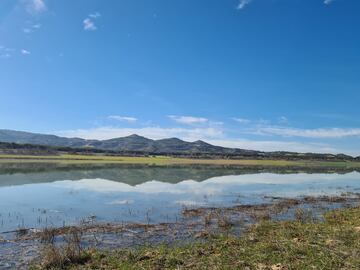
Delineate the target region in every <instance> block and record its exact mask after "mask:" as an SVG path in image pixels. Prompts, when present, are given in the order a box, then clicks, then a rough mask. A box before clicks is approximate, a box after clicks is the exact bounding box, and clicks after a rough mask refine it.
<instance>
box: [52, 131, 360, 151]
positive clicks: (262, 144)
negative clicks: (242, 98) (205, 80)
mask: <svg viewBox="0 0 360 270" xmlns="http://www.w3.org/2000/svg"><path fill="white" fill-rule="evenodd" d="M55 134H56V135H59V136H65V137H80V138H85V139H100V140H104V139H112V138H117V137H124V136H128V135H131V134H138V135H141V136H144V137H147V138H151V139H164V138H170V137H177V138H180V139H183V140H185V141H196V140H199V139H200V140H204V141H206V142H208V143H211V144H213V145H219V146H223V147H232V148H241V149H250V150H259V151H294V152H317V153H347V154H351V155H354V156H355V155H358V154H359V151H357V152H356V151H349V150H346V149H338V148H334V147H332V146H330V145H328V144H325V143H313V142H298V141H281V140H273V141H272V140H249V139H233V138H227V137H226V135H225V134H224V132H223V130H222V129H221V128H208V127H207V128H164V127H144V128H116V127H99V128H93V129H77V130H66V131H58V132H55Z"/></svg>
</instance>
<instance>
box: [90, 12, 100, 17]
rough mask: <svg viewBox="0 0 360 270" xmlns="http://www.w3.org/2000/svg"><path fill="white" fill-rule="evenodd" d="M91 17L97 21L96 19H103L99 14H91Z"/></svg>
mask: <svg viewBox="0 0 360 270" xmlns="http://www.w3.org/2000/svg"><path fill="white" fill-rule="evenodd" d="M89 17H90V18H93V19H96V18H99V17H101V14H100V13H99V12H95V13H92V14H89Z"/></svg>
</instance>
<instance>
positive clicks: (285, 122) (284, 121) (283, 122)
mask: <svg viewBox="0 0 360 270" xmlns="http://www.w3.org/2000/svg"><path fill="white" fill-rule="evenodd" d="M278 123H279V124H288V123H289V119H287V117H285V116H280V117H279V118H278Z"/></svg>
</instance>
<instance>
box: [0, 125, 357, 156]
mask: <svg viewBox="0 0 360 270" xmlns="http://www.w3.org/2000/svg"><path fill="white" fill-rule="evenodd" d="M0 142H1V143H0V153H1V152H2V153H9V152H11V151H12V152H14V151H15V152H16V153H30V152H35V153H36V154H39V153H44V154H49V153H51V154H53V153H54V152H58V151H61V152H80V153H84V152H88V153H109V154H123V155H127V154H131V155H172V156H186V157H188V156H191V157H209V158H212V157H217V158H219V157H220V158H233V159H236V158H253V159H291V160H294V159H298V160H309V159H316V160H358V159H359V158H353V157H351V156H348V155H344V154H338V155H334V154H317V153H294V152H281V151H279V152H262V151H253V150H245V149H237V148H226V147H221V146H215V145H211V144H209V143H206V142H204V141H195V142H186V141H183V140H180V139H178V138H169V139H162V140H152V139H148V138H145V137H142V136H139V135H136V134H134V135H130V136H127V137H121V138H114V139H110V140H86V139H81V138H65V137H59V136H55V135H47V134H38V133H30V132H22V131H14V130H4V129H3V130H0Z"/></svg>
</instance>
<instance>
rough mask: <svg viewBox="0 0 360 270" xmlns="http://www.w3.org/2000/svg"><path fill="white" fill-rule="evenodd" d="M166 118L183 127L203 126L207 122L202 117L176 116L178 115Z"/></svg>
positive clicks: (207, 120)
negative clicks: (183, 125)
mask: <svg viewBox="0 0 360 270" xmlns="http://www.w3.org/2000/svg"><path fill="white" fill-rule="evenodd" d="M168 117H169V118H170V119H171V120H173V121H175V122H177V123H179V124H185V125H196V124H205V123H208V122H209V119H207V118H204V117H195V116H178V115H169V116H168Z"/></svg>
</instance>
